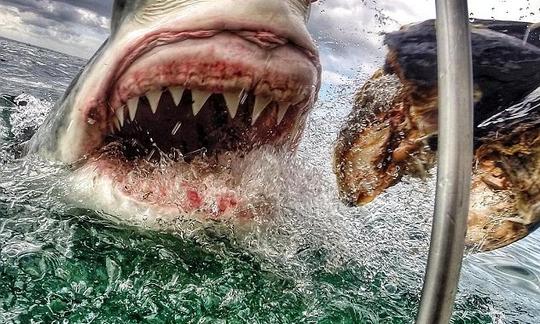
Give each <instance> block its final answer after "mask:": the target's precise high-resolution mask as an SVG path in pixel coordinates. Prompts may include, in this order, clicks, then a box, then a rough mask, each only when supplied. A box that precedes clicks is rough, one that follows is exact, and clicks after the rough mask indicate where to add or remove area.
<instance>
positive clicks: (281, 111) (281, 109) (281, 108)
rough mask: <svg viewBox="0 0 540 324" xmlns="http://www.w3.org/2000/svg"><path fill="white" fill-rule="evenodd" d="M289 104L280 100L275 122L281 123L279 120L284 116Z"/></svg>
mask: <svg viewBox="0 0 540 324" xmlns="http://www.w3.org/2000/svg"><path fill="white" fill-rule="evenodd" d="M290 106H291V104H290V103H288V102H280V103H279V106H278V113H277V124H278V125H279V124H281V121H282V120H283V117H285V114H286V113H287V110H288V109H289V107H290Z"/></svg>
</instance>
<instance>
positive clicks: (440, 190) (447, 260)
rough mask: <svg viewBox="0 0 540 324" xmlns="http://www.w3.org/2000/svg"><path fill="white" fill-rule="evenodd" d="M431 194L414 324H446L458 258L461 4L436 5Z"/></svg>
mask: <svg viewBox="0 0 540 324" xmlns="http://www.w3.org/2000/svg"><path fill="white" fill-rule="evenodd" d="M436 8H437V24H436V26H437V53H438V54H437V60H438V70H439V71H438V73H439V138H438V141H439V145H438V152H439V153H438V168H437V190H436V191H437V193H436V202H435V214H434V219H433V228H432V232H431V243H430V249H429V257H428V263H427V268H426V274H425V277H424V287H423V289H422V298H421V302H420V308H419V310H418V315H417V321H416V322H417V323H419V324H434V323H448V322H449V321H450V317H451V315H452V310H453V306H454V299H455V296H456V290H457V285H458V282H459V275H460V271H461V264H462V258H463V249H464V240H465V233H466V230H467V215H468V211H469V195H470V184H471V171H472V153H473V93H472V92H473V79H472V57H471V37H470V27H469V19H468V10H467V1H466V0H436Z"/></svg>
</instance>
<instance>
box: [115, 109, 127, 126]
mask: <svg viewBox="0 0 540 324" xmlns="http://www.w3.org/2000/svg"><path fill="white" fill-rule="evenodd" d="M125 108H126V107H125V106H122V107H120V108H118V109H116V118H118V122H119V123H120V126H122V127H123V126H124V109H125Z"/></svg>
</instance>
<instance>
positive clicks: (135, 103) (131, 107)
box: [127, 97, 139, 121]
mask: <svg viewBox="0 0 540 324" xmlns="http://www.w3.org/2000/svg"><path fill="white" fill-rule="evenodd" d="M127 106H128V111H129V118H130V119H131V121H133V120H135V114H136V113H137V108H138V107H139V97H137V98H131V99H129V100H128V101H127Z"/></svg>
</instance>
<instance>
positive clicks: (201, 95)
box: [191, 90, 212, 116]
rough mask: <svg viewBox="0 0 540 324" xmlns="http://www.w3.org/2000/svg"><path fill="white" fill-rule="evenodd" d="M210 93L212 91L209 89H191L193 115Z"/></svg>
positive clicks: (195, 114) (197, 111) (199, 109)
mask: <svg viewBox="0 0 540 324" xmlns="http://www.w3.org/2000/svg"><path fill="white" fill-rule="evenodd" d="M211 95H212V92H209V91H200V90H191V99H192V100H193V104H192V106H191V108H192V109H193V116H197V114H198V113H199V111H201V109H202V107H203V106H204V104H205V103H206V100H208V98H210V96H211Z"/></svg>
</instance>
